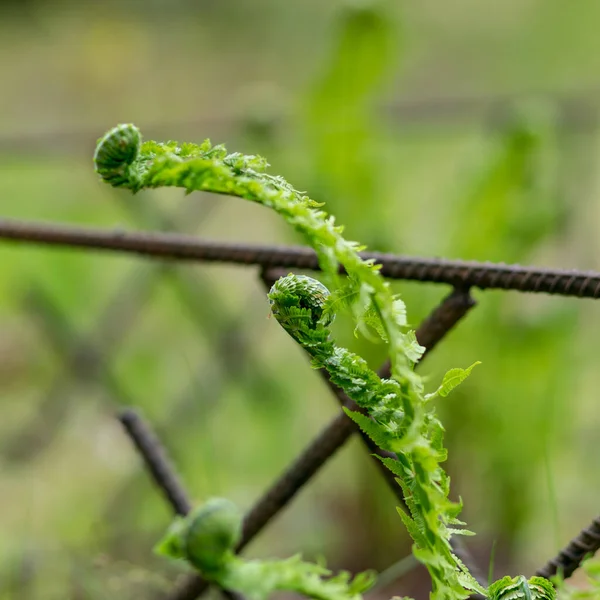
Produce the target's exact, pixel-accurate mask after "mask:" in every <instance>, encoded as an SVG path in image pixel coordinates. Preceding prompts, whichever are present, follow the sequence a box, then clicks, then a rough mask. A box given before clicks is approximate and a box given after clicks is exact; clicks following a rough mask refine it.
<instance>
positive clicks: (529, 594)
mask: <svg viewBox="0 0 600 600" xmlns="http://www.w3.org/2000/svg"><path fill="white" fill-rule="evenodd" d="M488 595H489V598H490V600H555V599H556V590H555V589H554V586H553V585H552V584H551V583H550V581H548V580H547V579H545V578H544V577H532V578H531V579H529V581H528V580H527V579H526V578H525V577H523V575H519V576H518V577H508V576H507V577H503V578H502V579H499V580H498V581H496V582H494V583H493V584H492V585H491V586H490V587H489V590H488Z"/></svg>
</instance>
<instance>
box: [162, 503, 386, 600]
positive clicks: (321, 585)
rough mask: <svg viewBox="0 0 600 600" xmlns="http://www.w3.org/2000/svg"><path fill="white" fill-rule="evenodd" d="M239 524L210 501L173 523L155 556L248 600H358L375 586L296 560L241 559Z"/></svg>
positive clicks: (234, 514) (369, 578)
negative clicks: (292, 599) (184, 565)
mask: <svg viewBox="0 0 600 600" xmlns="http://www.w3.org/2000/svg"><path fill="white" fill-rule="evenodd" d="M241 525H242V519H241V515H240V513H239V511H238V509H237V507H236V506H235V505H234V504H233V503H231V502H230V501H229V500H225V499H223V498H213V499H211V500H209V501H207V502H206V503H205V504H204V505H203V506H201V507H199V508H198V509H196V510H194V511H192V512H191V513H190V514H189V515H187V516H186V517H180V518H178V519H177V520H176V521H175V523H174V524H173V525H172V526H171V527H170V529H169V530H168V532H167V534H166V536H165V538H164V539H163V540H162V541H161V542H160V543H159V545H158V546H157V548H156V551H157V552H158V553H159V554H162V555H165V556H168V557H170V558H174V559H182V560H186V561H187V562H188V563H189V564H191V565H192V566H193V567H194V568H196V569H197V570H198V571H199V572H200V573H201V574H202V575H203V576H204V577H205V578H206V579H207V580H208V581H210V582H212V583H215V584H217V585H219V586H221V587H222V588H223V589H227V590H232V591H236V592H240V593H242V594H243V595H244V596H245V597H247V598H248V599H249V600H266V599H267V598H268V597H269V596H270V595H271V594H272V593H273V592H276V591H280V590H281V591H284V590H285V591H292V592H297V593H300V594H303V595H304V596H307V597H309V598H315V599H316V600H360V597H361V594H362V593H363V592H364V591H366V590H367V589H369V588H370V587H371V586H372V585H373V583H374V582H375V575H374V573H372V572H370V571H367V572H364V573H360V574H358V575H357V576H356V577H355V578H354V579H351V577H350V574H349V573H347V572H345V571H342V572H340V573H338V574H337V575H335V576H332V573H331V571H329V570H328V569H326V568H325V567H324V566H322V565H317V564H312V563H308V562H304V561H303V560H302V559H301V558H300V556H293V557H291V558H288V559H285V560H279V561H263V560H252V561H245V560H242V559H241V558H239V557H237V556H236V555H235V554H234V552H233V550H234V549H235V547H236V545H237V544H238V542H239V540H240V537H241Z"/></svg>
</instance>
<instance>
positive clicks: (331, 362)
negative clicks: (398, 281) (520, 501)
mask: <svg viewBox="0 0 600 600" xmlns="http://www.w3.org/2000/svg"><path fill="white" fill-rule="evenodd" d="M140 140H141V136H140V134H139V131H138V130H137V128H135V127H134V126H133V125H120V126H118V127H116V128H115V129H113V130H111V131H109V132H108V133H107V134H106V135H105V136H104V137H103V138H102V139H101V140H100V141H99V144H98V148H97V151H96V156H95V162H96V170H97V172H98V173H99V174H100V175H101V176H102V177H103V179H105V180H106V181H107V182H108V183H110V184H111V185H113V186H115V187H126V188H129V189H130V190H131V191H132V192H137V191H139V190H140V189H143V188H154V187H161V186H176V187H182V188H184V189H185V190H186V191H187V192H188V193H190V192H192V191H208V192H212V193H218V194H227V195H233V196H238V197H241V198H245V199H248V200H251V201H253V202H257V203H259V204H262V205H264V206H266V207H269V208H272V209H273V210H275V211H276V212H277V213H278V214H280V215H281V216H282V217H284V218H285V220H286V221H287V222H288V223H290V224H291V225H293V226H294V228H295V229H296V230H297V231H299V232H300V233H302V234H303V235H304V237H305V239H306V240H307V242H308V243H309V244H310V245H311V246H312V247H313V248H314V249H315V250H316V252H317V254H318V256H319V261H320V265H321V267H322V269H323V271H325V272H326V273H327V274H329V275H330V276H331V278H332V279H333V281H334V282H335V283H337V284H338V289H337V291H334V292H333V293H332V294H330V293H329V291H328V290H327V288H325V286H323V284H322V283H320V282H318V281H316V280H314V279H312V278H310V277H306V276H295V275H293V274H291V275H288V276H287V277H284V278H281V279H280V280H278V281H277V282H276V283H275V284H274V286H273V287H272V289H271V291H270V292H269V300H270V302H271V306H272V311H273V314H274V315H275V317H276V318H277V320H278V321H279V323H280V324H281V325H282V327H283V328H284V329H285V330H286V331H287V332H288V333H289V334H290V335H291V336H292V337H293V338H294V339H295V340H296V341H297V342H298V343H300V344H301V345H302V346H303V347H304V348H305V349H306V350H307V351H308V353H309V354H310V356H311V357H312V360H313V365H314V366H316V367H320V368H324V369H326V370H327V371H328V373H329V375H330V377H331V380H332V381H333V382H334V383H335V384H336V385H338V386H340V387H341V388H342V389H344V390H345V392H346V393H347V394H348V395H349V396H350V397H351V398H352V399H353V400H355V401H356V402H357V404H358V405H359V406H361V407H362V408H364V409H366V411H367V412H368V414H369V416H370V417H371V419H372V421H371V420H369V419H368V418H367V417H365V416H364V415H358V414H351V417H352V418H353V419H355V421H356V422H357V423H359V425H360V426H361V428H362V429H363V430H364V431H365V432H366V433H367V434H368V435H370V436H371V437H372V438H373V439H374V440H375V442H376V443H377V444H378V445H380V446H381V447H382V448H385V449H388V450H390V451H392V452H395V453H396V454H397V457H398V461H397V464H393V465H392V464H388V463H387V462H386V463H385V464H386V465H387V466H388V467H389V468H392V470H393V472H394V473H395V474H396V475H397V476H398V482H399V484H400V485H401V487H402V490H403V494H404V497H405V500H406V505H407V507H408V509H409V513H410V514H406V513H401V516H402V519H403V521H404V523H405V525H406V527H407V529H408V531H409V533H410V534H411V536H412V537H413V540H414V542H415V545H414V547H413V553H414V555H415V557H416V558H417V559H418V560H420V561H421V562H422V563H423V564H424V565H425V566H426V567H427V569H428V571H429V573H430V576H431V579H432V590H433V591H432V598H434V599H442V598H443V599H445V600H447V599H459V598H466V597H468V596H469V595H470V594H471V593H473V592H478V593H484V591H485V590H484V589H483V588H482V587H481V585H480V584H479V583H478V582H477V581H476V580H475V579H474V578H473V577H472V576H471V575H470V573H469V572H468V570H467V569H466V567H465V566H464V565H463V564H462V562H461V561H460V560H459V559H458V558H457V557H456V556H455V555H454V554H453V552H452V547H451V545H450V539H451V537H452V535H454V534H456V533H463V534H469V533H470V532H468V531H466V530H463V529H460V528H459V529H457V528H456V527H453V526H462V525H464V523H462V522H461V521H459V520H458V519H457V517H458V514H459V513H460V510H461V504H458V503H455V502H452V501H450V499H449V497H448V495H449V478H448V476H447V475H446V474H445V472H444V471H443V469H442V468H441V466H440V463H441V462H442V461H444V460H445V459H446V451H445V449H444V448H443V443H442V442H443V427H442V425H441V423H440V422H439V420H438V419H437V417H436V415H435V413H434V411H433V410H432V409H431V408H430V406H429V405H428V402H429V400H431V398H432V397H433V396H435V395H436V394H437V395H440V396H446V395H447V394H448V393H449V392H450V391H451V390H452V389H454V388H455V387H456V386H457V385H458V384H460V383H461V382H462V381H463V380H464V379H465V378H466V377H467V376H468V375H469V373H470V372H471V370H472V368H473V367H474V366H475V365H472V366H471V367H469V368H468V369H453V370H451V371H450V372H449V373H448V374H447V375H446V377H444V379H443V381H442V384H441V386H440V387H439V388H438V390H437V391H436V392H434V393H433V394H428V395H427V394H425V393H424V386H423V381H422V379H421V377H420V376H419V375H418V374H417V373H416V372H415V371H414V365H415V363H416V362H417V361H418V360H419V358H420V356H421V354H422V352H423V348H421V347H420V346H419V345H418V343H417V341H416V338H415V334H414V332H413V331H411V330H408V329H407V327H406V310H405V306H404V304H403V302H402V301H401V300H400V299H399V298H398V296H397V295H394V294H393V293H392V292H391V289H390V287H389V283H388V282H387V281H385V280H384V279H383V278H382V277H381V274H380V272H379V268H378V266H377V265H375V264H374V263H373V262H372V261H370V260H364V259H362V258H361V257H360V255H359V253H358V252H359V250H361V249H362V248H361V247H360V246H359V245H358V244H357V243H356V242H350V241H347V240H346V239H345V238H344V237H343V236H342V228H341V227H339V226H336V225H335V221H334V218H333V217H331V216H328V215H327V214H326V213H325V212H324V211H322V210H321V209H320V205H319V204H317V203H316V202H314V201H313V200H311V199H310V198H309V197H308V196H306V195H305V194H303V193H301V192H299V191H297V190H296V189H294V188H293V187H292V186H291V185H290V184H289V183H288V182H287V181H285V180H284V179H283V178H282V177H278V176H273V175H269V174H267V173H266V168H267V166H268V164H267V162H266V161H265V160H264V159H262V158H261V157H258V156H245V155H241V154H239V153H233V154H228V153H227V151H226V149H225V148H224V147H222V146H212V145H211V144H210V142H208V141H205V142H204V143H203V144H202V145H200V146H197V145H194V144H182V145H178V144H177V143H176V142H167V143H164V144H163V143H157V142H146V143H144V144H143V145H141V144H140ZM127 143H129V145H127ZM117 157H121V159H122V162H121V163H119V162H118V160H116V158H117ZM340 267H343V268H344V270H345V271H346V273H347V274H348V279H347V282H346V283H345V284H344V285H340V283H339V276H338V275H337V274H338V272H339V269H340ZM338 306H349V307H350V309H351V311H352V314H353V316H354V319H355V321H356V323H357V328H358V330H359V331H360V332H362V333H363V334H367V333H368V334H369V335H370V334H371V333H372V332H373V331H375V332H378V333H379V335H380V337H381V338H382V339H383V340H384V341H386V342H387V343H388V348H389V355H390V360H391V372H392V378H391V379H380V378H379V377H378V376H377V374H376V373H374V372H373V371H372V370H371V369H370V368H369V366H368V365H367V363H366V361H365V360H364V359H362V358H361V357H360V356H357V355H355V354H353V353H351V352H349V351H348V350H346V349H344V348H341V347H338V346H336V345H335V344H334V342H333V341H332V340H331V337H330V332H329V329H328V326H329V324H330V323H331V321H332V319H333V316H334V314H335V310H334V309H335V308H337V307H338ZM476 364H477V363H476ZM393 462H395V461H393ZM196 516H200V517H202V514H200V515H196ZM191 523H192V521H186V525H185V526H183V525H182V524H181V523H180V524H177V525H176V526H175V528H174V530H173V535H174V539H175V542H173V541H172V540H171V541H170V542H169V541H167V544H166V546H165V545H163V548H167V550H168V551H170V552H171V553H172V554H173V555H175V556H177V555H181V554H182V553H183V554H185V551H186V549H188V550H189V549H190V548H191V546H190V545H189V543H188V541H185V540H187V539H188V538H187V533H185V532H190V531H192V530H193V527H192V525H191ZM182 532H184V533H182ZM190 539H192V538H190ZM224 539H225V540H228V539H233V537H231V538H229V537H227V536H225V538H224ZM177 540H179V541H177ZM181 540H184V541H183V542H182V541H181ZM225 546H226V544H224V545H223V546H222V547H223V548H224V547H225ZM203 547H204V545H203V544H202V543H200V548H203ZM206 551H207V556H202V555H201V556H200V558H199V559H198V558H196V554H195V552H193V553H192V555H190V556H191V558H190V556H186V557H187V558H188V560H191V562H192V563H193V564H195V566H196V567H198V568H200V569H201V570H202V571H203V572H208V573H209V576H211V577H213V578H214V577H217V575H215V574H219V575H218V582H219V583H220V584H221V585H223V586H224V587H227V586H228V585H229V586H231V587H232V588H233V589H240V590H242V589H245V588H244V586H245V585H246V583H247V581H249V580H250V579H252V578H251V577H250V575H251V574H252V573H256V572H257V571H258V572H260V576H259V575H257V576H256V577H257V581H258V580H259V579H260V580H262V579H263V578H265V577H266V575H265V573H264V572H262V571H261V569H263V568H266V567H264V564H265V563H260V564H261V565H263V566H260V567H252V566H248V565H249V564H252V563H241V562H238V561H239V559H237V558H235V557H234V556H233V555H230V554H229V553H228V551H224V552H223V553H222V554H220V555H219V553H217V557H219V556H221V557H222V560H221V558H217V560H216V562H215V563H214V564H213V563H212V558H213V557H214V556H215V553H214V551H213V550H211V545H210V544H208V545H207V546H206ZM292 564H293V565H294V568H292V569H290V565H292ZM229 565H238V567H236V568H235V569H234V572H235V573H236V575H235V576H233V575H229V569H230V567H229ZM239 565H244V566H243V567H242V566H239ZM275 565H277V566H275ZM207 567H208V568H207ZM295 567H298V569H297V570H296V569H295ZM231 568H233V567H231ZM268 568H269V569H271V568H272V569H274V570H275V571H277V572H280V571H278V570H281V572H280V574H281V581H286V582H288V583H287V584H286V585H292V581H295V583H294V585H296V586H298V585H300V584H299V583H298V582H297V581H296V580H295V579H294V577H293V576H292V573H293V572H294V571H296V574H297V576H300V575H299V574H300V573H301V572H304V575H307V576H308V575H312V576H316V575H317V574H318V573H319V571H314V569H318V568H317V567H315V566H314V565H312V566H306V565H305V563H299V562H292V563H289V562H284V563H273V564H272V565H271V566H270V567H268ZM240 574H242V575H240ZM238 577H241V579H238ZM301 579H302V581H304V580H305V579H304V576H302V577H301ZM317 579H318V578H317ZM278 581H279V579H278ZM335 581H336V582H338V580H337V579H336V580H335ZM519 581H520V580H519ZM519 585H520V586H521V587H522V582H521V583H519ZM249 589H250V591H252V593H257V594H259V596H258V597H260V598H262V597H263V596H262V595H260V594H267V593H268V592H269V591H270V590H262V591H256V588H255V587H253V586H250V587H249ZM272 589H275V588H272ZM276 589H284V588H281V587H279V588H276ZM286 589H292V588H286ZM293 589H296V590H299V589H300V588H299V587H295V588H293ZM494 589H495V590H496V592H494V593H497V594H500V593H501V590H503V589H504V588H502V586H497V587H496V588H494ZM519 589H521V588H519ZM523 589H526V590H529V587H526V588H523ZM315 590H316V588H315V589H313V587H311V585H308V586H307V587H306V588H305V589H304V590H303V593H305V594H307V595H312V596H313V597H323V598H325V597H329V598H331V597H333V596H331V595H329V596H327V595H323V596H319V593H320V592H318V591H315ZM536 590H537V588H536ZM527 593H529V591H527ZM535 593H538V592H537V591H536V592H535ZM323 594H326V592H325V591H323ZM497 597H498V598H500V597H501V596H497ZM525 597H528V596H525ZM536 597H538V596H536ZM540 597H541V596H540Z"/></svg>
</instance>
